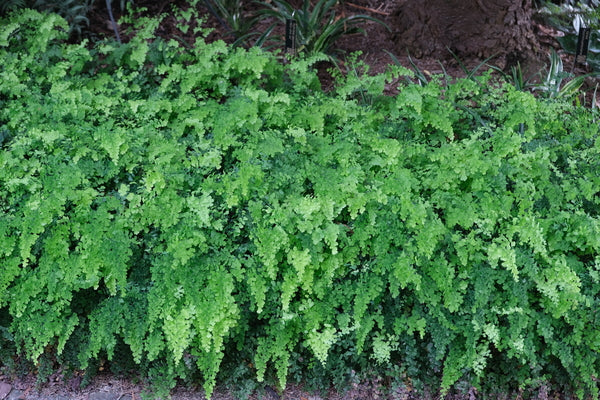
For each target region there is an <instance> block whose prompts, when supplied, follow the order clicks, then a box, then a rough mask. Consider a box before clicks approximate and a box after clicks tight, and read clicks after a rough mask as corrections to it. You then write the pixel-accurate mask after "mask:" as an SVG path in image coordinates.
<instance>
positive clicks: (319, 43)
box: [259, 0, 389, 54]
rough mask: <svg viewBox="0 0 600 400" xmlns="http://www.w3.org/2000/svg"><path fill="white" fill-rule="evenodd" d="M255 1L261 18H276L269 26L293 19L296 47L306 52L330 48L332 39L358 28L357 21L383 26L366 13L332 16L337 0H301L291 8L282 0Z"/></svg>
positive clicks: (332, 42)
mask: <svg viewBox="0 0 600 400" xmlns="http://www.w3.org/2000/svg"><path fill="white" fill-rule="evenodd" d="M259 3H260V4H262V5H263V6H265V9H263V10H260V11H259V15H260V16H261V18H270V17H274V18H275V19H276V22H274V23H273V25H272V26H275V25H276V24H285V22H286V20H288V19H290V20H294V21H296V28H297V31H296V33H297V40H298V50H299V51H306V52H307V53H308V54H315V53H329V52H331V50H332V48H333V44H334V42H335V41H336V40H337V39H338V38H340V37H341V36H343V35H347V34H351V33H357V32H362V30H361V29H360V28H359V27H358V25H359V24H360V23H362V22H365V21H373V22H377V23H379V24H382V25H384V26H386V28H387V25H385V24H384V23H383V22H381V21H380V20H378V19H377V18H373V17H371V16H368V15H363V14H356V15H350V16H345V15H338V16H336V10H335V8H336V6H338V5H339V3H340V2H339V0H319V1H317V2H316V4H315V5H314V7H313V6H312V4H311V1H310V0H303V2H302V8H301V9H294V7H293V6H292V5H291V4H290V3H288V2H287V1H285V0H273V1H270V2H259ZM270 29H271V28H270ZM388 29H389V28H388Z"/></svg>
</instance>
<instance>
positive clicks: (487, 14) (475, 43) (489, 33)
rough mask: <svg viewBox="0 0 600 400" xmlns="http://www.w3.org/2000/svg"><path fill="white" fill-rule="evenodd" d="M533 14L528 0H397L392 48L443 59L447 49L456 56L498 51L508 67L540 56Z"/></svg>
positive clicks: (493, 53)
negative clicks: (398, 0) (393, 46)
mask: <svg viewBox="0 0 600 400" xmlns="http://www.w3.org/2000/svg"><path fill="white" fill-rule="evenodd" d="M532 16H533V5H532V0H400V2H399V5H398V8H397V10H396V11H395V12H394V14H393V22H392V23H393V25H394V26H393V28H394V30H395V42H396V44H397V49H396V51H397V52H398V53H400V50H401V49H406V50H408V51H409V52H410V54H411V55H412V56H414V57H417V58H419V57H422V56H428V57H437V58H440V59H446V58H447V57H448V56H449V55H450V52H449V51H448V49H449V50H451V51H452V52H454V53H455V54H457V55H458V56H459V57H460V58H472V57H477V58H479V59H483V58H487V57H490V56H498V59H497V60H500V61H502V63H503V64H504V65H502V66H503V67H508V66H510V65H514V64H516V62H517V61H520V62H521V63H523V61H526V60H528V59H538V57H539V54H538V53H539V45H538V43H537V39H536V36H535V34H534V28H533V24H532ZM406 50H404V52H405V51H406Z"/></svg>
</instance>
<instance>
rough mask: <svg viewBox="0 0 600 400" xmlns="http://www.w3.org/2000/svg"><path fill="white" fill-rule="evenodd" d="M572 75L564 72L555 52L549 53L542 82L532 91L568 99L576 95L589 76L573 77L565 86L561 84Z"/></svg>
mask: <svg viewBox="0 0 600 400" xmlns="http://www.w3.org/2000/svg"><path fill="white" fill-rule="evenodd" d="M572 76H573V74H570V73H568V72H566V71H565V70H564V68H563V62H562V60H561V58H560V57H559V56H558V54H557V53H556V51H554V50H552V53H550V66H549V67H548V70H547V71H546V74H545V76H544V77H543V80H542V82H541V83H540V84H539V85H536V86H535V88H534V90H540V91H542V92H544V93H546V94H547V95H548V96H549V97H551V98H556V97H564V96H566V97H569V96H572V95H574V94H576V93H577V91H578V90H579V88H581V86H582V85H583V82H584V80H585V78H586V77H588V76H589V75H579V76H576V77H573V79H571V80H570V81H568V82H567V83H566V84H564V85H563V84H562V83H563V80H565V79H566V78H570V77H572Z"/></svg>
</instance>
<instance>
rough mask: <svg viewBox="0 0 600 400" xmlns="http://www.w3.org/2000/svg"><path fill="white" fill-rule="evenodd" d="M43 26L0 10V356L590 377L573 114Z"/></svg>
mask: <svg viewBox="0 0 600 400" xmlns="http://www.w3.org/2000/svg"><path fill="white" fill-rule="evenodd" d="M66 26H67V24H66V22H65V21H64V20H62V19H60V18H59V17H58V16H56V15H42V14H39V13H37V12H34V11H31V10H27V11H22V12H20V13H15V14H12V16H11V18H9V19H4V20H2V21H0V27H1V28H0V65H2V69H0V132H2V139H1V143H0V265H2V269H0V335H1V336H0V345H1V346H2V347H0V354H3V353H6V352H8V351H11V352H12V349H14V348H16V350H15V351H16V352H17V353H18V354H23V355H25V356H26V357H27V358H28V359H30V360H32V361H33V362H42V360H43V362H44V363H46V364H44V366H46V367H47V366H48V365H50V364H49V361H52V360H53V357H57V359H58V360H63V359H64V360H71V361H70V363H71V364H72V365H71V367H70V368H81V369H86V368H87V370H91V371H92V372H93V369H94V368H95V366H96V365H97V364H98V360H100V359H103V358H104V357H106V358H107V359H108V360H112V361H113V362H117V359H118V358H119V357H121V356H120V354H121V355H122V354H123V353H124V349H128V351H129V352H130V354H128V357H126V358H127V362H128V363H135V364H137V365H140V369H141V370H143V371H145V372H146V374H147V375H148V376H149V377H150V379H151V380H152V381H153V382H157V385H158V386H157V387H156V390H157V392H156V393H155V394H156V395H157V396H159V397H164V396H166V394H167V393H168V392H169V390H170V389H171V388H172V387H173V386H174V385H175V383H176V380H177V379H182V380H184V381H190V380H192V379H200V380H201V382H202V383H203V385H204V388H205V390H206V392H207V395H210V393H211V392H212V390H213V388H214V386H215V384H217V382H218V381H217V379H219V380H220V381H226V378H224V377H223V374H225V373H226V370H227V369H229V370H230V371H232V372H231V374H232V375H233V374H237V376H240V377H247V376H248V375H249V374H252V376H254V377H256V379H257V380H258V381H263V380H266V381H268V382H269V383H271V382H277V383H278V384H279V385H280V386H284V385H285V384H286V382H287V380H288V379H289V378H290V376H291V377H292V378H294V379H301V378H302V377H303V376H304V377H307V378H308V379H311V380H313V381H314V382H317V381H318V377H317V376H316V375H317V373H318V371H325V372H324V373H325V374H327V373H330V374H332V378H333V379H332V381H335V382H343V381H344V380H345V379H352V372H351V371H356V370H359V371H360V369H361V368H362V369H363V370H366V369H368V368H369V369H370V368H381V369H382V370H385V369H389V370H396V371H397V370H398V368H399V367H397V366H401V368H400V370H402V371H403V373H405V374H406V376H407V380H408V379H410V381H411V382H414V383H415V386H417V385H416V384H417V383H418V382H421V384H428V385H431V384H436V385H438V386H441V388H442V390H443V391H447V390H449V389H451V388H453V387H457V386H459V385H463V384H468V385H475V386H476V387H478V388H479V389H480V390H481V391H483V392H485V391H486V390H487V391H489V390H490V387H489V386H487V384H494V383H498V382H506V384H507V385H511V386H512V387H519V388H531V387H535V385H536V382H546V381H549V382H551V383H555V384H558V383H561V382H562V381H561V379H562V380H563V381H567V383H568V384H569V385H570V386H568V389H569V390H573V391H576V393H577V394H578V395H580V396H581V397H582V396H583V395H585V394H590V395H591V396H593V397H594V398H597V397H598V386H597V382H596V380H595V379H596V378H595V377H597V376H598V372H599V371H598V370H599V369H600V360H599V358H598V351H599V350H600V334H599V331H598V329H597V326H598V312H597V310H598V307H599V306H600V304H599V300H598V292H599V285H600V267H599V266H600V258H599V256H598V252H599V249H600V240H599V238H600V221H599V218H600V217H599V216H600V196H599V194H600V174H599V171H600V154H599V152H600V139H599V135H598V133H599V132H598V124H597V119H598V112H597V111H594V110H589V109H584V108H580V107H575V106H573V105H572V104H569V102H568V101H564V100H561V99H553V98H543V99H536V98H535V97H533V95H531V94H529V93H525V92H522V91H519V90H517V89H516V88H515V87H513V86H510V85H506V84H502V83H501V82H496V81H494V80H492V78H491V75H490V74H485V75H483V76H481V77H475V76H472V77H471V79H463V80H457V81H456V82H455V83H453V84H443V85H442V84H441V83H440V82H439V81H438V80H436V79H432V80H429V81H426V82H421V84H420V85H416V84H410V83H406V84H404V85H402V86H401V87H400V88H399V93H398V95H397V96H394V97H387V96H383V95H382V91H383V89H384V87H385V83H386V82H389V81H390V79H391V78H393V77H397V76H398V75H401V74H406V75H411V73H410V72H409V71H408V70H404V69H401V68H396V69H394V70H391V71H390V73H389V74H388V75H383V76H376V77H370V76H368V75H367V74H366V73H362V72H361V71H363V70H364V67H362V66H361V65H356V66H354V67H353V68H351V69H350V70H351V71H353V73H352V74H350V75H349V76H347V77H339V78H338V82H337V86H336V88H335V90H333V91H332V92H330V93H324V92H323V91H322V90H321V89H320V85H319V81H318V78H317V75H316V72H315V71H314V70H313V68H312V65H313V63H314V62H316V61H318V60H319V57H313V58H305V59H303V58H301V59H298V60H296V61H293V62H291V63H290V64H288V65H285V66H282V65H281V64H280V63H279V62H278V61H277V60H276V58H275V57H274V56H272V55H269V54H265V53H263V52H261V50H259V49H256V48H252V49H250V50H245V49H241V48H237V49H236V48H232V47H228V46H226V45H225V44H224V43H223V42H214V43H210V44H208V43H205V42H204V40H202V39H198V40H197V42H196V43H195V46H194V47H192V48H182V47H181V46H180V45H179V43H177V42H175V41H170V42H164V41H158V40H154V41H153V40H152V31H153V29H155V27H156V26H157V22H156V21H154V22H153V21H151V20H148V21H144V23H143V26H144V29H143V30H141V31H140V32H139V34H138V36H137V37H136V38H134V39H132V41H131V42H130V43H128V44H124V45H119V44H117V43H112V44H103V45H100V46H99V47H97V48H96V49H95V50H93V51H90V50H88V49H86V48H85V47H84V46H83V45H69V44H65V43H64V41H63V39H64V37H65V36H66V32H65V30H66V29H65V28H66ZM98 55H100V56H101V57H99V56H98ZM2 352H3V353H2ZM129 356H130V357H129ZM3 359H4V358H3ZM235 360H237V361H238V364H237V365H236V364H235V362H234V361H235ZM3 362H4V361H3ZM40 365H41V364H40ZM393 366H396V367H393ZM236 368H237V369H236ZM394 368H395V369H394ZM404 371H405V372H404ZM42 372H45V373H47V372H48V371H47V370H46V371H42ZM565 377H567V378H565ZM242 379H245V378H242ZM244 386H245V387H246V389H244V388H241V389H240V391H244V390H246V391H247V390H251V388H252V386H251V385H249V384H244ZM249 388H250V389H249Z"/></svg>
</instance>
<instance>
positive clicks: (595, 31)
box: [539, 0, 600, 73]
mask: <svg viewBox="0 0 600 400" xmlns="http://www.w3.org/2000/svg"><path fill="white" fill-rule="evenodd" d="M542 5H543V7H542V8H541V9H540V10H539V15H540V16H541V17H542V19H543V20H544V21H545V22H546V23H547V24H549V25H551V26H553V27H555V28H556V29H558V30H559V31H561V32H562V33H563V35H562V36H560V37H557V40H558V41H559V43H560V45H561V46H562V48H563V49H564V50H565V51H567V52H569V53H571V54H575V53H576V52H577V38H578V33H579V28H580V27H589V28H591V29H592V32H591V37H590V43H589V48H588V51H589V52H588V57H587V60H586V62H587V63H588V64H589V65H591V67H592V68H593V69H594V71H595V72H596V73H598V72H600V24H599V21H600V8H598V6H599V5H600V2H598V1H597V0H591V1H588V2H585V3H584V2H579V1H577V2H575V1H566V2H563V3H562V4H560V5H558V4H553V3H551V2H548V1H543V2H542Z"/></svg>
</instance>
